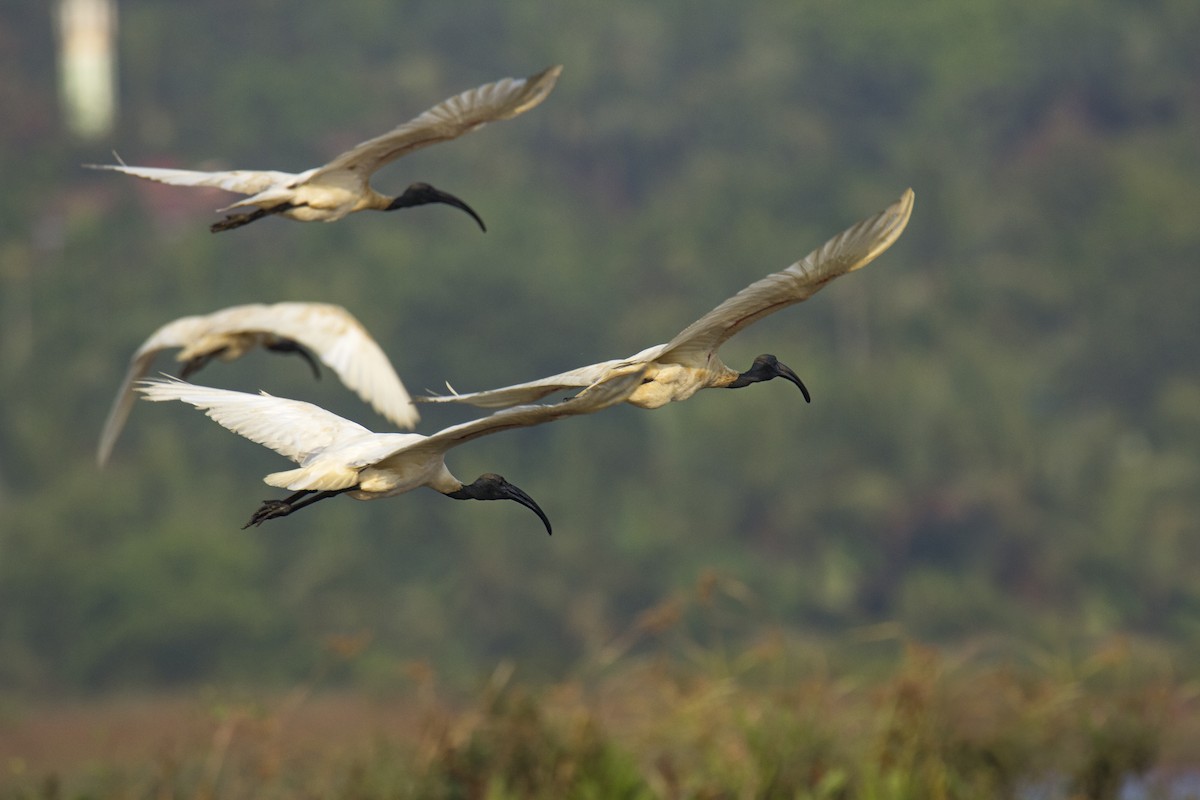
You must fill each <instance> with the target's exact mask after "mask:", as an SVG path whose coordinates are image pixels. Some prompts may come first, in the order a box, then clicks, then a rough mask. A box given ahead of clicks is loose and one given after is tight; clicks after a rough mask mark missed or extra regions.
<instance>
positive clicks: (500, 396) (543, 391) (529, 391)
mask: <svg viewBox="0 0 1200 800" xmlns="http://www.w3.org/2000/svg"><path fill="white" fill-rule="evenodd" d="M622 363H624V362H623V361H622V360H621V359H616V360H613V361H603V362H601V363H599V364H591V365H589V366H586V367H579V368H578V369H573V370H570V371H568V372H561V373H559V374H558V375H551V376H549V377H548V378H539V379H538V380H536V381H529V382H528V383H517V384H513V385H512V386H505V387H502V388H499V389H489V390H486V391H481V392H464V393H458V392H455V393H453V394H448V395H426V396H421V397H416V398H414V399H415V400H416V401H417V402H419V403H469V404H470V405H473V406H478V407H480V408H507V407H508V406H513V405H517V404H518V403H533V402H535V401H537V400H540V399H541V398H543V397H545V396H546V395H548V394H553V393H554V392H558V391H563V390H565V389H579V388H583V387H587V386H591V385H592V384H593V383H595V382H596V381H598V380H601V379H603V378H604V377H605V376H606V375H608V374H609V373H610V372H611V371H612V370H613V369H614V368H615V367H617V366H619V365H620V364H622ZM631 391H632V390H631Z"/></svg>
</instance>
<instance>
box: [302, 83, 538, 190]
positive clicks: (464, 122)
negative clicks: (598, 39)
mask: <svg viewBox="0 0 1200 800" xmlns="http://www.w3.org/2000/svg"><path fill="white" fill-rule="evenodd" d="M561 72H562V66H561V65H560V66H554V67H550V68H549V69H546V70H543V71H542V72H539V73H538V74H536V75H532V76H530V77H528V78H523V79H516V78H505V79H504V80H500V81H496V82H495V83H488V84H484V85H483V86H480V87H478V88H475V89H470V90H468V91H466V92H463V93H462V94H460V95H457V96H455V97H451V98H450V99H448V100H444V101H442V102H441V103H439V104H438V105H436V106H434V107H433V108H431V109H429V110H428V111H426V112H425V113H423V114H421V115H420V116H419V117H416V118H415V119H413V120H410V121H409V122H406V123H404V124H403V125H400V126H399V127H396V128H393V129H392V130H390V131H388V132H387V133H385V134H382V135H381V136H376V137H375V138H374V139H368V140H367V141H365V142H362V143H360V144H357V145H355V146H354V147H353V148H351V149H350V150H347V151H346V152H345V153H342V154H341V155H340V156H338V157H337V158H335V159H333V160H332V161H330V162H329V163H328V164H326V165H325V166H323V167H320V168H319V169H317V170H316V171H315V173H314V174H313V176H312V177H311V178H310V179H309V181H310V182H318V183H319V182H320V181H321V179H322V177H326V176H329V175H330V173H333V172H338V171H340V170H349V171H351V172H355V173H357V174H358V176H359V178H360V179H363V180H365V179H366V176H368V175H370V174H371V173H372V172H374V171H375V170H377V169H379V168H380V167H382V166H383V165H384V164H386V163H388V162H389V161H392V160H394V159H397V158H399V157H400V156H403V155H406V154H408V153H411V152H413V151H414V150H417V149H420V148H422V147H426V146H428V145H431V144H436V143H438V142H445V141H448V140H450V139H457V138H458V137H459V136H462V135H463V134H464V133H470V132H471V131H473V130H475V129H476V128H478V127H480V126H481V125H485V124H487V123H489V122H496V121H498V120H503V119H512V118H513V117H515V116H517V115H518V114H523V113H524V112H526V111H528V110H529V109H531V108H533V107H534V106H536V105H538V104H539V103H541V102H542V101H543V100H545V99H546V96H547V95H548V94H550V91H551V90H552V89H553V88H554V84H555V82H556V81H557V80H558V76H559V74H560V73H561Z"/></svg>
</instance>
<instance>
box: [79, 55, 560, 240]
mask: <svg viewBox="0 0 1200 800" xmlns="http://www.w3.org/2000/svg"><path fill="white" fill-rule="evenodd" d="M561 72H562V66H561V65H559V66H554V67H550V68H549V69H546V70H543V71H541V72H539V73H538V74H536V75H532V76H530V77H528V78H524V79H516V78H505V79H503V80H500V81H496V82H495V83H488V84H484V85H483V86H480V87H478V88H476V89H471V90H469V91H466V92H463V93H462V94H459V95H457V96H455V97H451V98H450V99H448V100H444V101H442V102H441V103H439V104H438V105H436V106H434V107H433V108H431V109H429V110H428V111H426V112H425V113H423V114H421V115H420V116H418V117H416V118H415V119H412V120H410V121H408V122H406V123H404V124H403V125H400V126H399V127H397V128H393V129H392V130H390V131H388V132H387V133H385V134H383V135H381V136H376V137H375V138H374V139H368V140H367V141H365V142H362V143H361V144H358V145H355V146H354V147H353V148H351V149H349V150H347V151H346V152H344V153H342V154H341V155H340V156H338V157H336V158H334V159H333V160H332V161H330V162H329V163H328V164H325V165H324V166H321V167H314V168H313V169H310V170H306V171H304V172H301V173H298V174H292V173H288V172H276V171H273V170H241V169H239V170H228V171H223V172H197V171H194V170H183V169H164V168H160V167H131V166H127V165H125V164H85V165H84V166H86V167H89V168H91V169H110V170H116V171H117V172H124V173H125V174H127V175H136V176H137V177H139V178H147V179H149V180H152V181H159V182H161V183H169V184H173V185H176V186H208V187H215V188H217V189H224V190H225V191H228V192H237V193H238V194H246V195H250V196H249V197H247V198H246V199H244V200H239V201H238V202H236V203H233V204H232V205H229V206H227V207H225V208H222V209H220V211H221V212H225V211H232V210H234V209H243V208H246V209H252V210H251V211H247V212H239V213H234V214H229V215H228V216H226V217H225V219H223V220H221V221H220V222H215V223H213V225H212V231H213V232H214V233H216V232H218V231H227V230H230V229H231V228H239V227H241V226H242V225H247V224H249V223H251V222H254V221H255V220H259V219H262V218H263V217H266V216H270V215H272V214H279V215H281V216H284V217H288V218H289V219H295V220H300V221H301V222H334V221H336V220H339V219H341V218H342V217H344V216H346V215H347V214H351V213H353V212H355V211H363V210H366V209H372V210H374V211H394V210H396V209H398V208H408V207H410V206H419V205H425V204H427V203H446V204H447V205H451V206H454V207H455V208H459V209H462V210H463V211H465V212H466V213H468V214H470V215H471V217H473V218H474V220H475V221H476V222H477V223H478V224H479V227H480V228H481V229H483V230H487V228H486V227H485V226H484V224H483V220H481V219H480V218H479V215H478V214H476V213H475V211H474V209H472V208H471V207H470V206H468V205H467V204H466V203H464V202H463V201H462V200H460V199H458V198H457V197H455V196H454V195H452V194H449V193H447V192H443V191H441V190H439V189H435V188H433V187H432V186H430V185H429V184H427V183H414V184H412V185H411V186H409V187H408V188H407V189H406V190H405V191H404V192H403V193H402V194H400V195H398V196H396V197H389V196H387V195H383V194H380V193H379V192H377V191H375V190H374V189H372V188H371V185H370V183H369V181H370V178H371V175H372V173H374V172H375V171H376V170H378V169H379V168H380V167H382V166H383V165H385V164H387V163H389V162H391V161H393V160H394V159H397V158H399V157H401V156H404V155H408V154H409V153H411V152H413V151H415V150H419V149H420V148H422V147H426V146H428V145H431V144H436V143H438V142H445V141H448V140H450V139H457V138H458V137H459V136H462V135H463V134H465V133H470V132H471V131H473V130H475V129H476V128H478V127H480V126H481V125H486V124H487V123H489V122H495V121H497V120H502V119H512V118H513V117H515V116H517V115H518V114H523V113H524V112H526V111H528V110H529V109H531V108H533V107H534V106H536V105H538V104H539V103H541V102H542V101H543V100H545V99H546V96H547V95H548V94H550V91H551V90H552V89H553V88H554V84H555V82H556V81H557V80H558V76H559V73H561Z"/></svg>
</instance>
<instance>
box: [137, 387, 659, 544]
mask: <svg viewBox="0 0 1200 800" xmlns="http://www.w3.org/2000/svg"><path fill="white" fill-rule="evenodd" d="M641 379H642V376H641V374H640V373H637V372H631V373H628V374H626V375H624V376H622V377H620V378H617V379H614V380H612V381H609V382H608V383H606V384H605V385H604V386H603V387H597V389H596V390H594V391H591V392H588V393H587V394H586V395H581V396H579V397H576V398H574V399H572V400H567V401H564V402H561V403H554V404H550V405H526V406H518V407H517V408H510V409H505V410H504V411H497V412H496V413H494V414H491V415H490V416H487V417H483V418H481V419H477V420H473V421H471V422H464V423H462V424H460V425H453V426H451V427H449V428H445V429H443V430H441V431H438V432H437V433H435V434H433V435H432V436H423V435H421V434H419V433H372V432H371V431H369V430H367V429H366V428H364V427H363V426H361V425H359V424H357V423H354V422H351V421H350V420H347V419H343V418H342V417H339V416H338V415H337V414H334V413H332V412H330V411H326V410H325V409H323V408H320V407H318V406H315V405H313V404H311V403H303V402H300V401H298V400H287V399H285V398H281V397H272V396H270V395H268V394H267V393H265V392H263V393H261V394H247V393H245V392H234V391H229V390H227V389H213V388H210V387H207V386H196V385H193V384H190V383H187V382H185V381H180V380H175V379H166V380H163V379H150V380H143V381H139V385H138V387H137V390H138V391H139V392H143V393H145V395H146V397H145V399H146V400H152V401H156V402H158V401H164V400H180V401H182V402H185V403H191V404H192V405H193V406H195V407H196V408H200V409H204V410H205V411H206V413H207V414H208V416H209V417H211V418H213V419H214V420H216V421H217V422H219V423H220V424H221V425H224V426H225V427H226V428H228V429H229V430H231V431H233V432H234V433H238V434H240V435H242V436H244V437H246V438H247V439H250V440H251V441H254V442H258V443H259V444H261V445H265V446H266V447H269V448H271V449H272V450H274V451H275V452H277V453H279V454H280V455H283V456H287V457H288V458H290V459H292V460H293V461H295V462H296V463H298V464H299V465H300V466H299V468H297V469H291V470H287V471H285V472H274V473H271V474H270V475H267V476H266V477H265V478H263V481H264V482H266V483H267V484H268V485H270V486H277V487H279V488H283V489H289V490H291V491H293V492H294V494H291V495H289V496H288V497H286V498H284V499H282V500H264V501H263V503H262V505H261V506H260V507H259V508H258V510H257V511H255V512H254V514H253V515H252V516H251V517H250V521H249V522H247V523H246V524H245V525H244V526H242V527H243V528H248V527H250V526H251V525H261V524H262V523H263V522H265V521H267V520H269V519H274V518H276V517H284V516H287V515H288V514H291V513H293V512H295V511H298V510H300V509H302V508H305V507H306V506H309V505H312V504H313V503H316V502H318V501H320V500H325V499H327V498H330V497H336V496H337V495H339V494H349V495H350V497H353V498H354V499H355V500H375V499H378V498H382V497H392V496H394V495H398V494H404V493H405V492H410V491H412V490H413V489H416V488H418V487H420V486H428V487H429V488H430V489H434V490H436V491H438V492H441V493H442V494H444V495H446V496H447V497H452V498H454V499H455V500H514V501H516V502H518V503H520V504H521V505H523V506H525V507H526V508H528V509H530V510H532V511H533V512H534V513H535V514H537V515H538V518H539V519H541V521H542V523H543V524H544V525H545V526H546V533H552V532H553V531H552V530H551V528H550V520H549V519H548V518H547V517H546V514H545V512H543V511H542V509H541V508H540V507H539V506H538V504H537V503H536V502H534V500H533V498H532V497H530V496H529V495H527V494H526V493H525V492H523V491H522V490H521V489H519V488H517V487H516V486H514V485H512V484H511V483H509V482H508V481H506V480H505V479H504V478H502V477H501V476H499V475H496V474H494V473H490V472H489V473H485V474H483V475H480V476H479V477H478V478H477V479H476V480H475V481H473V482H472V483H469V484H464V483H463V482H462V481H460V480H459V479H458V478H456V477H454V476H453V475H452V474H451V473H450V470H449V469H447V467H446V462H445V455H446V452H447V451H448V450H449V449H450V448H452V447H456V446H458V445H460V444H463V443H464V442H469V441H471V440H472V439H475V438H477V437H479V436H484V435H486V434H490V433H498V432H500V431H503V430H508V429H510V428H523V427H528V426H530V425H540V424H542V423H544V422H550V421H552V420H556V419H562V418H563V417H568V416H574V415H576V414H590V413H592V412H594V411H599V410H600V409H602V408H606V407H608V406H611V405H614V404H616V403H619V402H621V401H622V400H624V399H625V398H626V397H627V396H628V395H629V393H630V392H631V391H633V390H634V388H635V387H636V386H637V385H638V383H639V382H640V381H641Z"/></svg>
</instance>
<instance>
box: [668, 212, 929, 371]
mask: <svg viewBox="0 0 1200 800" xmlns="http://www.w3.org/2000/svg"><path fill="white" fill-rule="evenodd" d="M912 208H913V191H912V189H908V190H906V191H905V192H904V194H903V195H901V197H900V199H899V200H897V201H896V202H895V203H893V204H892V205H890V206H888V207H887V208H885V209H884V210H883V211H881V212H879V213H878V214H876V215H874V216H872V217H868V218H867V219H865V220H863V221H862V222H859V223H858V224H856V225H854V226H852V227H850V228H848V229H847V230H845V231H843V232H842V233H840V234H838V235H837V236H835V237H833V238H832V239H830V240H829V241H828V242H826V243H825V244H823V245H821V247H819V248H817V249H816V250H814V251H812V252H811V253H809V254H808V255H807V256H805V257H804V258H802V259H801V260H800V261H797V262H796V263H795V264H792V265H791V266H790V267H788V268H787V269H785V270H783V271H782V272H776V273H774V274H773V275H768V276H767V277H765V278H763V279H762V280H759V281H755V282H754V283H752V284H750V285H749V286H747V287H746V288H745V289H742V290H741V291H740V292H738V293H737V294H735V295H734V296H733V297H731V298H729V299H728V300H726V301H725V302H723V303H721V304H720V305H719V306H717V307H716V308H714V309H713V310H712V311H710V312H708V313H707V314H705V315H704V316H703V317H701V318H700V319H698V320H696V321H695V322H693V323H692V324H691V325H689V326H688V327H687V328H685V329H684V330H683V331H682V332H681V333H680V334H679V335H678V336H676V337H675V338H674V339H672V340H671V341H670V342H668V343H667V345H666V347H664V348H663V351H662V353H660V354H659V359H660V360H664V361H674V362H679V363H686V364H694V365H695V366H703V365H704V364H705V363H706V361H707V359H708V356H709V354H710V353H712V352H713V351H715V350H716V349H717V348H719V347H720V346H721V345H722V344H723V343H724V342H725V341H726V340H727V339H729V337H731V336H733V335H734V334H736V333H737V332H738V331H740V330H742V329H743V328H745V327H746V326H747V325H749V324H751V323H752V322H757V321H758V320H760V319H762V318H763V317H765V316H767V315H768V314H773V313H775V312H776V311H778V310H779V309H781V308H786V307H787V306H790V305H794V304H796V303H800V302H802V301H804V300H807V299H808V298H809V297H812V296H813V294H815V293H816V292H817V291H818V290H820V289H821V287H823V286H824V285H825V284H827V283H829V282H830V281H831V280H833V279H834V278H836V277H838V276H839V275H844V274H846V273H847V272H853V271H854V270H856V269H859V268H860V267H864V266H866V265H867V264H869V263H871V261H872V260H874V259H875V257H876V256H878V255H879V254H880V253H882V252H883V251H884V250H887V249H888V248H889V247H890V246H891V245H892V243H893V242H895V241H896V239H897V238H899V236H900V234H901V233H903V232H904V227H905V225H907V224H908V218H909V216H910V215H911V214H912Z"/></svg>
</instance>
